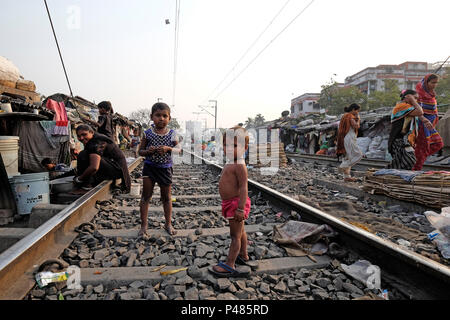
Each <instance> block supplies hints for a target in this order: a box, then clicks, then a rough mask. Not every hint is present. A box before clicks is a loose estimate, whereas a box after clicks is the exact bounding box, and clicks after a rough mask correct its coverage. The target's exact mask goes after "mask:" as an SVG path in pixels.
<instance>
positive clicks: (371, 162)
mask: <svg viewBox="0 0 450 320" xmlns="http://www.w3.org/2000/svg"><path fill="white" fill-rule="evenodd" d="M286 156H287V157H289V158H292V159H296V160H303V161H317V162H319V163H324V164H332V165H339V164H340V161H338V159H337V158H335V157H328V156H323V155H313V154H298V153H292V152H286ZM388 163H389V162H388V161H386V160H380V159H362V160H361V161H359V162H358V163H357V164H356V165H355V166H354V168H357V169H363V170H364V171H365V169H367V168H377V169H378V168H379V169H382V168H384V167H386V165H387V164H388ZM423 170H430V171H449V170H450V166H449V165H433V164H425V165H424V166H423Z"/></svg>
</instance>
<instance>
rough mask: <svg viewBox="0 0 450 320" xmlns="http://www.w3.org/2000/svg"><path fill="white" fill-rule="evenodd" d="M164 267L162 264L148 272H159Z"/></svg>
mask: <svg viewBox="0 0 450 320" xmlns="http://www.w3.org/2000/svg"><path fill="white" fill-rule="evenodd" d="M165 266H166V265H165V264H163V265H162V266H159V267H156V268H155V269H152V270H150V272H156V271H159V270H161V269H162V268H164V267H165Z"/></svg>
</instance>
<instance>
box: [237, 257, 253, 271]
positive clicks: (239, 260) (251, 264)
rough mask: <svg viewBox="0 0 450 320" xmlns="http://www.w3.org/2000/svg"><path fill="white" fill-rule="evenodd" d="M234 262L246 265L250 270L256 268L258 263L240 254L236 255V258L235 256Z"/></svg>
mask: <svg viewBox="0 0 450 320" xmlns="http://www.w3.org/2000/svg"><path fill="white" fill-rule="evenodd" d="M236 264H239V265H241V266H248V267H250V268H251V269H252V270H256V269H258V263H257V262H256V261H251V260H245V259H244V258H242V257H241V256H240V255H238V256H237V258H236Z"/></svg>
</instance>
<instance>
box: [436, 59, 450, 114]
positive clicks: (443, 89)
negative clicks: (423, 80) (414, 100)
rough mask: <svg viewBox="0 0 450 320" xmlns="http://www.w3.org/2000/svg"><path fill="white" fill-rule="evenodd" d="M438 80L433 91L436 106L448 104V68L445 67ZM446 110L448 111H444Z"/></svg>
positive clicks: (449, 101)
mask: <svg viewBox="0 0 450 320" xmlns="http://www.w3.org/2000/svg"><path fill="white" fill-rule="evenodd" d="M440 74H441V73H440ZM439 78H440V79H439V82H438V85H437V87H436V89H435V91H436V100H437V103H438V105H443V104H449V103H450V67H446V68H445V73H443V74H441V76H440V77H439ZM447 108H448V107H447ZM438 109H439V108H438ZM446 110H448V109H446Z"/></svg>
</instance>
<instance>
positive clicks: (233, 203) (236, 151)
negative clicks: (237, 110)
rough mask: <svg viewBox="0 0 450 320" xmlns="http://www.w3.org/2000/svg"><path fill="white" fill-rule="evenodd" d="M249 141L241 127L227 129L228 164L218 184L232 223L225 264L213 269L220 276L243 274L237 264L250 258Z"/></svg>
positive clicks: (227, 215) (225, 148)
mask: <svg viewBox="0 0 450 320" xmlns="http://www.w3.org/2000/svg"><path fill="white" fill-rule="evenodd" d="M248 142H249V136H248V133H247V131H246V130H245V129H244V128H242V127H240V126H236V127H233V128H231V129H228V130H227V132H226V133H225V134H224V135H223V149H224V152H225V156H226V164H225V165H224V167H223V170H222V174H221V177H220V181H219V193H220V197H221V198H222V215H223V216H224V218H225V219H228V220H229V223H230V236H231V244H230V250H229V252H228V257H227V259H226V261H225V262H219V264H217V265H216V266H213V267H212V269H210V271H211V272H212V273H213V274H215V275H216V276H218V277H229V276H240V275H243V274H242V273H241V272H239V271H238V270H236V269H235V263H238V264H246V262H247V260H248V259H249V258H248V253H247V234H246V232H245V230H244V220H245V219H247V218H248V214H249V212H250V198H249V197H248V185H247V183H248V175H247V167H246V166H245V159H244V155H245V151H246V150H247V149H248Z"/></svg>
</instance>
